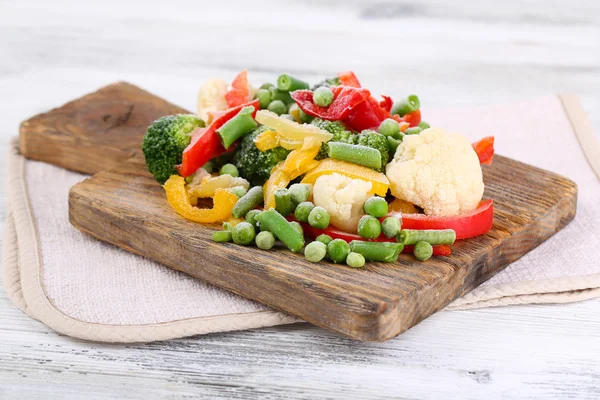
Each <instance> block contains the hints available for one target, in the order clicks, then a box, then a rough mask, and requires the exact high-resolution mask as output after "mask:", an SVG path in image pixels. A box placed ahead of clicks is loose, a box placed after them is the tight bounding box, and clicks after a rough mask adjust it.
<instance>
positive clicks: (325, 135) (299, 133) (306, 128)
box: [254, 110, 333, 142]
mask: <svg viewBox="0 0 600 400" xmlns="http://www.w3.org/2000/svg"><path fill="white" fill-rule="evenodd" d="M254 119H256V122H258V123H260V124H263V125H266V126H268V127H269V128H271V129H273V130H275V131H277V133H278V134H279V136H281V137H285V138H288V139H293V140H304V139H305V138H307V137H315V138H317V139H318V140H320V141H321V142H327V141H329V140H331V138H332V137H333V135H332V134H331V133H329V132H327V131H324V130H323V129H321V128H318V127H316V126H315V125H308V124H299V123H297V122H294V121H291V120H289V119H287V118H282V117H280V116H278V115H277V114H275V113H274V112H271V111H269V110H260V111H258V112H257V113H256V117H255V118H254Z"/></svg>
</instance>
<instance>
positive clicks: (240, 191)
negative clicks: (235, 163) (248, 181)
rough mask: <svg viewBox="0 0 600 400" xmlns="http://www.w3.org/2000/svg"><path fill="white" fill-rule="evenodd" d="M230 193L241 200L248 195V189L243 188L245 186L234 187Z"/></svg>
mask: <svg viewBox="0 0 600 400" xmlns="http://www.w3.org/2000/svg"><path fill="white" fill-rule="evenodd" d="M229 191H230V192H231V193H233V194H235V195H236V196H237V197H238V199H239V198H241V197H244V195H245V194H246V193H248V191H247V190H246V188H245V187H243V186H234V187H232V188H229Z"/></svg>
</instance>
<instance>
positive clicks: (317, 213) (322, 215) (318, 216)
mask: <svg viewBox="0 0 600 400" xmlns="http://www.w3.org/2000/svg"><path fill="white" fill-rule="evenodd" d="M308 223H309V224H310V226H312V227H314V228H319V229H325V228H327V227H328V226H329V213H328V212H327V210H326V209H324V208H323V207H315V208H313V209H312V210H311V212H310V214H308Z"/></svg>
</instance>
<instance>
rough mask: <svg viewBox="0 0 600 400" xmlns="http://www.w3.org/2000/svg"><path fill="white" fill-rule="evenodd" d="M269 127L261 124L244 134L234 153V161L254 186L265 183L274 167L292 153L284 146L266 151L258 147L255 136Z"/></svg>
mask: <svg viewBox="0 0 600 400" xmlns="http://www.w3.org/2000/svg"><path fill="white" fill-rule="evenodd" d="M267 129H268V128H267V127H266V126H259V127H258V128H256V129H254V130H253V131H252V132H250V133H249V134H247V135H246V136H244V137H243V138H242V139H240V141H239V144H238V146H237V148H236V149H235V153H234V154H233V163H234V164H235V166H236V167H237V169H238V171H239V172H240V176H242V177H244V178H246V180H247V181H248V182H250V183H251V184H252V185H253V186H259V185H263V184H264V183H265V182H266V181H267V179H269V176H271V170H272V169H273V167H275V166H276V165H277V163H279V162H280V161H283V160H285V158H286V157H287V155H288V154H289V153H290V151H289V150H286V149H284V148H283V147H276V148H274V149H271V150H267V151H264V152H263V151H260V150H258V149H257V148H256V144H255V143H254V138H256V137H257V136H258V135H260V134H261V133H262V132H264V131H266V130H267Z"/></svg>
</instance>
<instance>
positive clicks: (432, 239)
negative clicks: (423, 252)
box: [397, 229, 456, 246]
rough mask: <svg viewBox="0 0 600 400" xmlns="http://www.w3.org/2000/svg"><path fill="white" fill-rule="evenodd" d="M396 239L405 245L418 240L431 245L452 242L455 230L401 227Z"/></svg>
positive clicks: (454, 237)
mask: <svg viewBox="0 0 600 400" xmlns="http://www.w3.org/2000/svg"><path fill="white" fill-rule="evenodd" d="M397 239H398V242H400V243H402V244H404V245H407V246H408V245H415V244H417V243H419V242H427V243H429V244H431V245H437V244H452V243H454V241H455V240H456V232H454V231H453V230H452V229H403V230H402V231H401V232H400V234H399V235H398V237H397Z"/></svg>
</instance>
